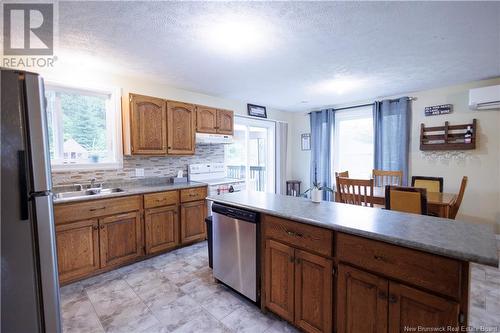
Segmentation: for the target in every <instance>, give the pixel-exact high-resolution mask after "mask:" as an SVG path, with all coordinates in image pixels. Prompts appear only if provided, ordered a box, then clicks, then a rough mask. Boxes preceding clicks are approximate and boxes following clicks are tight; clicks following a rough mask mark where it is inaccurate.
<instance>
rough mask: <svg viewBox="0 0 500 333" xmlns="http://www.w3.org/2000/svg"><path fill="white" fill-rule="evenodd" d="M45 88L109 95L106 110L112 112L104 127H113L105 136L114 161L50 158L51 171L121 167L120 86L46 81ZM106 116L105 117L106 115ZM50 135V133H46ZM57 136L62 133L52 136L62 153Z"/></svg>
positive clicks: (58, 129) (58, 127) (60, 135)
mask: <svg viewBox="0 0 500 333" xmlns="http://www.w3.org/2000/svg"><path fill="white" fill-rule="evenodd" d="M47 90H57V91H59V92H71V93H75V92H76V93H85V94H86V95H96V96H102V95H109V96H110V97H109V103H110V104H109V106H108V107H107V110H106V111H109V112H111V113H112V117H111V118H110V120H109V119H108V120H107V121H109V122H111V124H106V129H108V125H109V126H110V128H113V133H111V134H109V133H106V135H107V136H109V135H111V144H112V151H113V157H114V162H97V163H90V162H88V163H64V159H62V160H61V159H51V160H50V165H51V169H52V171H89V170H116V169H120V168H122V167H123V143H122V117H121V92H122V91H121V88H117V87H105V86H92V88H89V87H86V86H77V85H71V84H66V83H61V82H54V81H46V82H45V91H47ZM106 118H107V117H106ZM61 130H62V128H61V127H60V126H57V129H56V131H61ZM48 134H49V135H52V133H48ZM58 137H59V138H60V137H62V133H60V134H59V135H56V136H54V145H55V149H57V150H59V152H60V153H61V154H63V151H62V150H61V149H62V145H63V144H64V143H63V142H57V143H56V141H59V140H58ZM54 162H56V163H54Z"/></svg>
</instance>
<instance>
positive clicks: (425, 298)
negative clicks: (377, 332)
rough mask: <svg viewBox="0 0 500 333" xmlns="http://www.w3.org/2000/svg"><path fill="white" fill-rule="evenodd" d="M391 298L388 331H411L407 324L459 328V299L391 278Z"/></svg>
mask: <svg viewBox="0 0 500 333" xmlns="http://www.w3.org/2000/svg"><path fill="white" fill-rule="evenodd" d="M388 300H389V333H399V332H408V327H412V328H417V329H418V327H445V328H446V327H448V326H450V327H457V328H458V327H459V316H460V306H459V304H458V303H457V302H453V301H449V300H447V299H444V298H442V297H439V296H436V295H433V294H430V293H426V292H424V291H420V290H417V289H415V288H411V287H408V286H405V285H403V284H399V283H396V282H392V281H390V282H389V299H388ZM405 327H406V329H405Z"/></svg>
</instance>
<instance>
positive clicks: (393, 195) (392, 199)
mask: <svg viewBox="0 0 500 333" xmlns="http://www.w3.org/2000/svg"><path fill="white" fill-rule="evenodd" d="M385 209H388V210H396V211H398V212H405V213H413V214H421V215H426V214H427V190H426V189H425V188H416V187H402V186H390V185H388V186H386V187H385Z"/></svg>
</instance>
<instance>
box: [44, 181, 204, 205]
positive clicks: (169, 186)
mask: <svg viewBox="0 0 500 333" xmlns="http://www.w3.org/2000/svg"><path fill="white" fill-rule="evenodd" d="M203 186H207V184H205V183H200V182H184V183H178V184H173V183H167V182H162V181H159V182H157V183H146V184H145V183H142V182H124V183H114V184H112V185H111V184H110V185H106V186H105V187H108V188H110V187H119V188H121V189H122V190H123V192H114V193H106V194H95V195H86V196H79V197H72V198H56V197H54V205H58V204H63V203H70V202H81V201H90V200H98V199H108V198H116V197H123V196H128V195H134V194H145V193H153V192H162V191H172V190H180V189H185V188H193V187H203ZM54 192H55V193H57V192H61V191H60V190H58V189H57V187H55V188H54Z"/></svg>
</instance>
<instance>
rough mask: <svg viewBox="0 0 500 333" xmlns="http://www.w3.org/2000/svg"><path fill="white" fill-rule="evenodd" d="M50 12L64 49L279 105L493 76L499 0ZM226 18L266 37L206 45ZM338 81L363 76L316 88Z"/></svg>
mask: <svg viewBox="0 0 500 333" xmlns="http://www.w3.org/2000/svg"><path fill="white" fill-rule="evenodd" d="M58 10H59V50H60V52H61V54H62V55H65V56H66V57H73V58H75V59H79V60H77V61H81V62H86V61H87V62H89V61H95V62H96V63H99V67H101V69H102V68H103V69H105V70H109V71H112V72H120V73H122V74H125V75H130V76H141V77H146V78H148V79H153V80H156V81H158V82H162V83H166V84H169V85H172V86H176V87H179V88H185V89H188V90H192V91H198V92H203V93H206V94H210V95H215V96H220V97H225V98H231V99H237V100H242V101H245V102H250V103H255V104H261V105H266V106H269V107H275V108H278V109H281V110H285V111H303V110H310V109H314V108H318V107H320V106H325V105H335V104H342V103H347V102H352V101H357V100H363V99H368V98H376V97H383V96H390V95H396V94H399V93H404V92H411V91H417V90H422V89H428V88H433V87H439V86H444V85H448V84H454V83H461V82H466V81H471V80H477V79H484V78H489V77H494V76H500V2H477V1H476V2H59V9H58ZM233 18H235V19H236V20H247V21H249V22H250V24H254V25H255V26H256V27H257V28H256V29H257V30H259V31H261V32H262V31H263V32H264V37H265V38H263V39H261V40H260V41H259V42H258V43H257V42H256V44H258V45H256V46H255V48H251V49H249V50H248V52H242V53H239V54H232V53H230V52H225V50H224V48H221V47H219V48H213V47H210V45H208V44H209V43H207V35H206V31H207V29H209V27H210V26H212V25H214V24H220V23H221V22H222V21H224V20H229V19H233ZM241 38H242V39H243V40H244V39H245V38H246V37H245V36H241ZM335 78H337V79H338V78H340V79H341V83H340V86H342V85H343V83H342V82H343V81H342V80H347V81H349V80H351V81H352V80H354V81H355V82H358V83H359V85H358V86H356V84H355V85H354V87H351V89H341V88H342V87H340V88H339V87H336V88H337V89H336V91H328V89H321V87H318V85H320V86H321V84H322V82H324V81H325V80H331V79H335ZM337 86H338V84H337ZM348 86H349V82H347V83H346V87H348ZM339 91H340V92H339ZM303 101H307V103H304V102H303Z"/></svg>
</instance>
